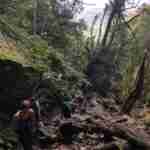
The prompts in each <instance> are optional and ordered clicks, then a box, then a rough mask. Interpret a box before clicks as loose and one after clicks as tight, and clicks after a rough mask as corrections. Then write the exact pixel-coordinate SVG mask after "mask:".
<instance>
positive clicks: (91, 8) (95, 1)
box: [80, 0, 150, 22]
mask: <svg viewBox="0 0 150 150" xmlns="http://www.w3.org/2000/svg"><path fill="white" fill-rule="evenodd" d="M108 1H109V0H83V2H84V3H85V5H84V11H83V13H82V14H81V15H80V17H81V18H84V19H85V21H87V22H91V21H92V20H93V17H94V16H95V15H96V14H97V13H99V12H100V11H101V10H102V9H103V8H104V7H105V4H106V3H108ZM139 1H140V4H142V3H145V2H146V3H150V0H135V3H137V2H139Z"/></svg>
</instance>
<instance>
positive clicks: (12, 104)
mask: <svg viewBox="0 0 150 150" xmlns="http://www.w3.org/2000/svg"><path fill="white" fill-rule="evenodd" d="M31 74H32V75H31ZM31 77H32V78H31ZM37 77H38V73H36V71H34V70H33V69H32V68H30V67H23V66H22V65H21V64H18V63H16V62H13V61H10V60H0V112H3V113H7V114H11V113H13V112H14V111H15V110H16V108H17V107H18V104H19V102H20V100H22V99H23V98H25V97H27V96H30V95H32V88H33V85H34V82H35V80H36V79H37Z"/></svg>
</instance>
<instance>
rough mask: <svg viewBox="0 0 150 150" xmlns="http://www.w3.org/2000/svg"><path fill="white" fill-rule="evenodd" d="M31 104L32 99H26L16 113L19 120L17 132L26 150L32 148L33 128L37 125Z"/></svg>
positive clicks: (15, 116)
mask: <svg viewBox="0 0 150 150" xmlns="http://www.w3.org/2000/svg"><path fill="white" fill-rule="evenodd" d="M31 105H32V104H31V102H30V101H28V100H24V101H23V102H22V104H21V110H19V111H17V113H15V115H14V118H15V120H16V121H17V129H16V132H17V134H18V139H19V142H20V143H21V144H22V146H23V148H24V150H32V130H33V129H34V125H35V113H34V110H33V109H32V108H31Z"/></svg>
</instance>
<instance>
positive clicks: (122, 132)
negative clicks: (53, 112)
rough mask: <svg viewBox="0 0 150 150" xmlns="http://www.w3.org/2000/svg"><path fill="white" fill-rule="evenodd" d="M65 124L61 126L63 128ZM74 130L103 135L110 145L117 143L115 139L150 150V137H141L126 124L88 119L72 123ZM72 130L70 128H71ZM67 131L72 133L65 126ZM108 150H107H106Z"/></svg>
mask: <svg viewBox="0 0 150 150" xmlns="http://www.w3.org/2000/svg"><path fill="white" fill-rule="evenodd" d="M62 126H63V124H62V125H61V127H62ZM71 127H72V130H73V128H76V129H79V130H78V132H81V131H82V132H85V133H87V132H90V133H96V134H103V135H104V139H105V141H106V143H110V142H113V141H115V140H114V137H117V138H120V139H123V140H125V141H127V143H128V144H129V145H131V146H132V147H134V148H138V149H142V150H150V142H149V138H150V137H149V136H148V135H147V134H146V133H144V131H143V133H144V136H143V135H141V134H140V133H139V132H138V130H133V129H134V127H132V128H130V127H126V125H125V124H120V123H116V122H114V123H112V122H111V121H110V122H109V121H107V122H105V121H101V120H97V121H95V120H94V118H88V119H87V120H85V121H83V122H81V121H75V122H72V123H71ZM69 128H70V126H69ZM65 131H71V130H70V129H69V130H68V129H67V128H66V126H65ZM106 150H107V149H106Z"/></svg>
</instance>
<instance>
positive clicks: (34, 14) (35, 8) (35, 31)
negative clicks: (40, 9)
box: [32, 0, 38, 35]
mask: <svg viewBox="0 0 150 150" xmlns="http://www.w3.org/2000/svg"><path fill="white" fill-rule="evenodd" d="M37 6H38V0H33V29H32V30H33V35H36V34H37Z"/></svg>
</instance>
